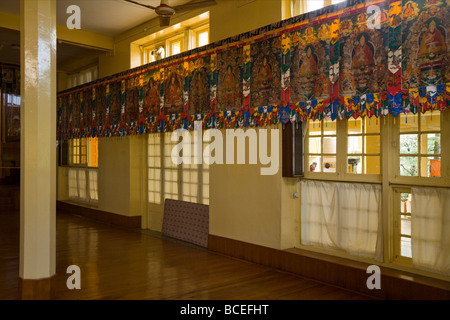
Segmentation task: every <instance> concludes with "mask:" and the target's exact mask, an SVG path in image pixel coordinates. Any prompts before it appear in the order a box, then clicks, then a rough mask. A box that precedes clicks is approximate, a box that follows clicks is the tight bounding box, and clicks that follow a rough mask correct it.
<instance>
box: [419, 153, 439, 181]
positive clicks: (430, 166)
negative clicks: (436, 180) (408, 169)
mask: <svg viewBox="0 0 450 320" xmlns="http://www.w3.org/2000/svg"><path fill="white" fill-rule="evenodd" d="M420 163H421V168H420V170H421V171H420V175H421V176H422V177H440V176H441V158H435V157H428V158H427V157H421V158H420Z"/></svg>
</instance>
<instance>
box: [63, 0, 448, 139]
mask: <svg viewBox="0 0 450 320" xmlns="http://www.w3.org/2000/svg"><path fill="white" fill-rule="evenodd" d="M447 3H448V1H446V0H371V1H363V0H349V1H345V2H340V3H339V4H336V5H333V6H329V7H326V8H323V9H321V10H317V11H314V12H309V13H306V14H303V15H300V16H297V17H293V18H291V19H287V20H283V21H279V22H276V23H273V24H271V25H268V26H264V27H261V28H258V29H256V30H252V31H249V32H246V33H243V34H240V35H237V36H234V37H230V38H227V39H223V40H221V41H217V42H215V43H212V44H209V45H207V46H205V47H202V48H196V49H193V50H190V51H187V52H183V53H181V54H179V55H175V56H172V57H168V58H166V59H162V60H158V61H156V62H152V63H150V64H148V65H144V66H141V67H138V68H134V69H131V70H128V71H125V72H122V73H120V74H116V75H113V76H110V77H108V78H104V79H100V80H97V81H95V82H93V83H88V84H85V85H83V86H79V87H76V88H73V89H69V90H66V91H63V92H60V93H59V94H58V100H57V101H58V138H59V139H71V138H74V137H80V136H106V137H107V136H115V135H131V134H143V133H152V132H164V131H172V130H176V129H178V128H185V129H189V130H192V129H193V124H194V121H196V120H199V121H201V122H202V123H203V127H204V128H229V127H233V128H236V127H248V126H258V127H260V126H267V125H273V124H277V123H279V122H281V123H283V124H286V123H288V122H292V123H295V122H304V121H307V120H308V119H312V120H319V121H320V120H324V121H329V120H331V121H334V120H336V119H340V120H342V119H344V118H346V119H351V118H353V119H356V118H358V117H368V118H371V117H376V118H379V117H381V116H384V117H385V116H388V115H389V114H390V115H392V116H394V117H395V116H398V115H399V114H401V113H403V114H408V113H410V112H412V113H413V114H416V113H417V112H419V111H420V112H422V113H423V112H433V111H435V110H439V111H440V112H444V111H445V110H446V109H448V108H449V107H450V88H449V87H450V86H449V85H447V84H448V83H450V63H449V61H448V59H449V45H448V43H449V38H448V37H449V35H450V19H448V16H449V12H448V9H447Z"/></svg>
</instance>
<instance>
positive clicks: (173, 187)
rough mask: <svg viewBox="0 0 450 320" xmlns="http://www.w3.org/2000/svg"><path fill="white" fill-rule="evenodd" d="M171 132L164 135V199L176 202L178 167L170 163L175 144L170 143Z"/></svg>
mask: <svg viewBox="0 0 450 320" xmlns="http://www.w3.org/2000/svg"><path fill="white" fill-rule="evenodd" d="M171 136H172V132H166V133H165V134H164V140H163V141H164V144H163V145H164V162H163V166H164V174H163V184H164V189H163V191H164V199H174V200H178V166H177V165H176V164H175V163H174V162H173V161H172V149H173V148H174V147H175V146H176V145H177V142H174V141H171V139H170V138H171Z"/></svg>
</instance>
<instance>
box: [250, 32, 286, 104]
mask: <svg viewBox="0 0 450 320" xmlns="http://www.w3.org/2000/svg"><path fill="white" fill-rule="evenodd" d="M251 61H252V65H251V79H252V80H251V82H250V101H251V104H252V106H254V107H256V106H269V105H279V104H280V102H281V68H280V62H281V37H275V38H270V39H265V40H262V41H260V42H256V43H254V44H253V45H252V46H251Z"/></svg>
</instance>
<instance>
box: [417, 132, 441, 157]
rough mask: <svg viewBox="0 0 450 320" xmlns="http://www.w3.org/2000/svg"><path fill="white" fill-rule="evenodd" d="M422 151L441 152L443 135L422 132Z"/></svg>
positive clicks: (426, 152)
mask: <svg viewBox="0 0 450 320" xmlns="http://www.w3.org/2000/svg"><path fill="white" fill-rule="evenodd" d="M420 152H421V153H422V154H440V153H441V135H440V134H439V133H427V134H422V136H421V148H420Z"/></svg>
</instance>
